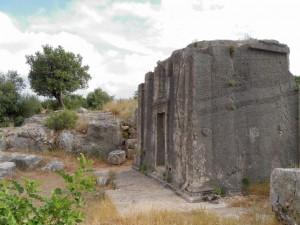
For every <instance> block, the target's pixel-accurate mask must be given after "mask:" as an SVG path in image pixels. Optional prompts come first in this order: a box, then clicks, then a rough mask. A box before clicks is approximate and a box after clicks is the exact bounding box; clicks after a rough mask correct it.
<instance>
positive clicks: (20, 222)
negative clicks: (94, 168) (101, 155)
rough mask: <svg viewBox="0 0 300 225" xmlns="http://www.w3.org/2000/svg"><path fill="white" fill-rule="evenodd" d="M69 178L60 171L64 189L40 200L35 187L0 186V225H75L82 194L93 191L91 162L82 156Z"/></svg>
mask: <svg viewBox="0 0 300 225" xmlns="http://www.w3.org/2000/svg"><path fill="white" fill-rule="evenodd" d="M79 162H80V166H79V168H78V169H77V170H76V171H75V172H74V173H73V174H67V173H66V172H64V171H60V172H59V173H58V174H59V175H60V176H61V177H62V178H63V179H64V181H65V188H64V189H60V188H56V189H55V190H53V192H52V194H51V195H50V196H49V197H45V196H42V195H41V194H40V192H39V190H38V187H39V185H38V183H37V182H36V181H32V180H25V181H24V183H18V182H16V181H1V182H0V224H10V225H30V224H32V225H33V224H43V225H54V224H56V225H75V224H79V223H81V222H82V221H83V220H84V215H83V213H82V212H81V210H80V209H81V207H82V206H83V204H84V198H83V197H82V196H83V194H84V193H87V192H92V191H94V190H95V184H96V179H95V177H94V176H93V175H91V163H92V162H91V161H89V160H87V159H86V158H85V157H84V156H83V155H81V157H80V158H79Z"/></svg>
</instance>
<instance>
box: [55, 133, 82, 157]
mask: <svg viewBox="0 0 300 225" xmlns="http://www.w3.org/2000/svg"><path fill="white" fill-rule="evenodd" d="M77 140H78V139H77V138H76V137H75V135H74V134H73V133H72V132H71V131H69V130H64V131H62V132H61V133H60V134H59V135H58V137H57V144H58V146H59V148H60V149H63V150H65V151H67V152H72V151H73V150H74V149H75V148H76V143H77Z"/></svg>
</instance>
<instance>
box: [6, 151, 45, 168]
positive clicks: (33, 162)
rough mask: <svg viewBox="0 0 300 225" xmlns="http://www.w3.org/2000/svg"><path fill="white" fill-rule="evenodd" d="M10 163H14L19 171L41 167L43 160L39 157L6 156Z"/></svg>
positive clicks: (16, 154)
mask: <svg viewBox="0 0 300 225" xmlns="http://www.w3.org/2000/svg"><path fill="white" fill-rule="evenodd" d="M6 157H7V158H8V161H10V162H14V163H15V164H16V166H17V168H19V169H25V170H26V169H35V168H37V167H38V166H40V165H41V163H42V160H43V158H42V157H40V156H37V155H28V154H18V153H13V154H11V155H7V156H6Z"/></svg>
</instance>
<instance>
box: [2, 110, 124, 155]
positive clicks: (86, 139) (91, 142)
mask: <svg viewBox="0 0 300 225" xmlns="http://www.w3.org/2000/svg"><path fill="white" fill-rule="evenodd" d="M46 118H47V116H46V115H43V114H41V115H35V116H33V117H32V118H29V119H27V120H26V121H25V124H24V125H23V126H21V127H15V128H3V129H1V133H0V134H1V136H2V138H1V139H0V149H1V146H2V149H3V150H7V151H10V150H11V151H14V150H18V151H22V150H30V151H32V150H34V151H47V150H49V149H55V148H59V149H65V150H66V151H69V152H76V153H77V152H84V153H88V154H99V155H107V154H108V153H109V152H110V151H112V150H114V149H116V147H118V146H119V145H120V142H121V132H120V127H119V123H118V122H117V121H116V120H115V119H114V118H113V116H112V115H111V114H110V113H102V112H85V113H82V114H79V119H81V120H82V121H84V122H85V123H86V124H83V125H84V126H85V129H84V130H85V132H82V129H79V130H76V129H75V130H64V131H61V132H54V131H53V130H50V129H48V128H47V127H45V125H44V123H45V122H44V121H45V119H46Z"/></svg>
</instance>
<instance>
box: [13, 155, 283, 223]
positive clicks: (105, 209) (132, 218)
mask: <svg viewBox="0 0 300 225" xmlns="http://www.w3.org/2000/svg"><path fill="white" fill-rule="evenodd" d="M43 154H44V156H45V157H47V158H49V159H51V158H52V157H55V158H59V159H61V160H62V161H64V162H65V165H66V170H67V171H74V169H75V168H76V167H77V166H78V162H77V160H76V156H74V155H71V154H68V153H65V152H64V151H53V152H49V153H43ZM129 163H130V162H129ZM123 166H124V167H128V165H127V164H126V165H123ZM123 166H120V167H112V171H118V170H120V169H122V167H123ZM94 167H95V169H98V168H106V167H108V165H107V164H103V163H100V162H98V163H97V162H96V163H95V166H94ZM114 174H115V173H114V172H111V176H112V179H114V178H113V177H114ZM22 177H27V178H30V179H35V180H38V181H40V184H41V190H42V193H44V194H46V195H47V194H49V193H50V191H51V190H53V189H54V188H56V187H63V185H64V182H63V180H62V179H61V178H60V177H59V176H57V175H56V174H55V173H51V172H48V173H47V172H41V171H25V172H24V171H19V172H18V174H17V177H16V178H17V179H21V178H22ZM248 191H249V194H250V195H248V196H240V197H236V198H235V199H234V200H233V201H232V202H231V204H230V206H233V207H242V208H245V209H246V211H245V214H243V215H242V216H240V218H238V219H237V218H224V217H220V216H218V215H217V214H215V213H213V212H206V211H203V210H197V211H193V212H175V211H150V212H145V213H136V214H128V215H126V216H121V215H120V214H119V213H118V212H117V209H116V207H115V206H114V204H113V203H112V201H111V200H110V199H109V198H108V197H105V199H104V200H103V199H101V198H95V197H94V196H87V202H86V206H85V207H84V209H83V211H84V213H85V215H86V221H85V222H84V223H83V224H82V225H279V223H278V222H277V221H276V220H275V218H274V216H273V213H272V212H271V209H270V205H269V200H268V184H255V185H251V186H250V187H249V190H248Z"/></svg>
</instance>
